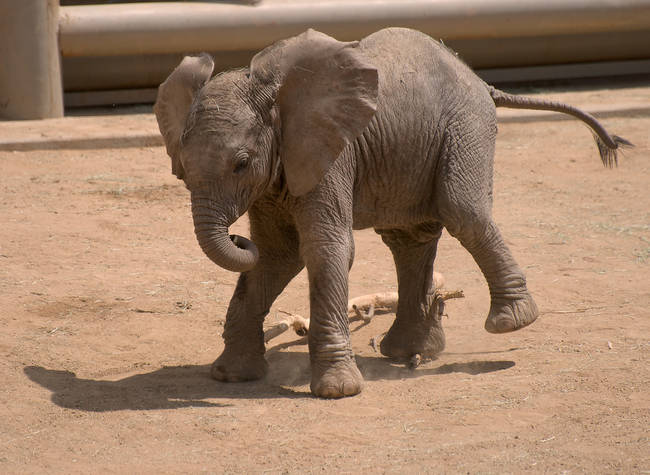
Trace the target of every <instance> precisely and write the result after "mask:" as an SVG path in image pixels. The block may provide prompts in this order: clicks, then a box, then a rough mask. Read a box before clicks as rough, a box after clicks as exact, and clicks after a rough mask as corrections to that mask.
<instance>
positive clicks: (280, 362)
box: [24, 351, 515, 412]
mask: <svg viewBox="0 0 650 475" xmlns="http://www.w3.org/2000/svg"><path fill="white" fill-rule="evenodd" d="M267 359H268V361H269V366H270V368H269V374H268V375H267V377H266V378H265V379H264V380H262V381H254V382H248V383H220V382H218V381H215V380H213V379H211V378H210V366H209V365H190V366H170V367H163V368H161V369H158V370H155V371H152V372H150V373H143V374H136V375H133V376H129V377H126V378H123V379H120V380H117V381H106V380H94V379H82V378H78V377H77V376H76V375H75V374H74V373H72V372H70V371H65V370H54V369H47V368H43V367H41V366H27V367H25V369H24V372H25V374H26V375H27V377H28V378H29V379H31V380H32V381H34V382H35V383H37V384H39V385H40V386H42V387H44V388H47V389H49V390H50V391H52V402H54V403H55V404H56V405H57V406H60V407H65V408H70V409H79V410H83V411H91V412H104V411H121V410H150V409H177V408H183V407H228V406H232V402H228V403H220V402H215V401H213V400H214V399H273V398H303V397H311V393H310V392H309V388H308V387H307V388H300V390H294V389H291V388H288V387H286V386H304V385H308V384H309V380H310V371H309V355H308V353H306V352H302V353H300V352H279V351H276V352H269V353H267ZM357 364H358V366H359V369H360V370H361V373H362V374H363V376H364V378H365V379H366V381H378V380H386V379H405V378H417V377H423V376H433V375H444V374H451V373H466V374H470V375H478V374H483V373H491V372H494V371H501V370H505V369H508V368H511V367H513V366H514V365H515V363H514V362H513V361H482V360H481V361H472V362H467V363H451V364H443V365H441V366H438V367H435V368H425V367H420V368H418V369H416V370H410V369H407V368H405V367H404V365H399V366H398V365H396V364H394V363H391V361H390V360H388V359H386V358H383V357H365V356H357ZM366 390H372V389H371V388H367V389H366Z"/></svg>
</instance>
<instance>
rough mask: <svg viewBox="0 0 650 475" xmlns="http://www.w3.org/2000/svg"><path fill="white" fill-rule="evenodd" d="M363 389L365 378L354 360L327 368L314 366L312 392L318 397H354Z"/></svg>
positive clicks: (329, 365) (339, 362)
mask: <svg viewBox="0 0 650 475" xmlns="http://www.w3.org/2000/svg"><path fill="white" fill-rule="evenodd" d="M362 389H363V376H361V372H360V371H359V368H357V365H356V363H355V362H354V359H352V358H350V359H349V360H345V361H338V362H336V363H333V364H328V365H327V366H326V367H321V365H319V364H314V365H312V379H311V392H312V394H313V395H314V396H316V397H321V398H326V399H337V398H342V397H347V396H354V395H356V394H359V393H360V392H361V390H362Z"/></svg>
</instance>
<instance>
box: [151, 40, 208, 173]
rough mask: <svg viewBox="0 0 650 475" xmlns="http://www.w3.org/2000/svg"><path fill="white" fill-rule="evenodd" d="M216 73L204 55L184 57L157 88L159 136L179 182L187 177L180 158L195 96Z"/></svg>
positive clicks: (156, 110)
mask: <svg viewBox="0 0 650 475" xmlns="http://www.w3.org/2000/svg"><path fill="white" fill-rule="evenodd" d="M213 69H214V61H213V60H212V58H211V57H210V56H209V55H207V54H205V53H204V54H202V55H200V56H185V58H183V61H181V64H179V65H178V66H176V69H174V71H173V72H172V73H171V74H170V75H169V77H168V78H167V79H166V80H165V82H163V83H162V84H161V85H160V87H159V88H158V97H157V98H156V103H155V104H154V106H153V111H154V113H155V114H156V119H157V120H158V128H159V129H160V133H161V134H162V136H163V138H164V139H165V146H166V147H167V154H168V155H169V156H170V157H171V159H172V173H173V174H174V175H176V177H177V178H179V179H182V178H183V177H184V175H185V171H184V170H183V165H182V164H181V158H180V148H181V147H180V143H181V135H182V133H183V130H184V129H185V121H186V119H187V116H188V114H189V112H190V108H191V107H192V102H194V98H195V97H196V94H197V93H198V92H199V90H200V89H201V88H202V87H203V86H204V85H205V84H206V83H207V82H208V80H209V79H210V76H211V75H212V71H213Z"/></svg>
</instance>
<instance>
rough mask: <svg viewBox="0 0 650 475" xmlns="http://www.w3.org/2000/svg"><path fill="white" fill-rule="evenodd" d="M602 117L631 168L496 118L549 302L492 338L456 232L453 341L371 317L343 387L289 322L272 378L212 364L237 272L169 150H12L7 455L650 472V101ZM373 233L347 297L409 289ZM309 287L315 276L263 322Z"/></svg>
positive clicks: (505, 216)
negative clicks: (330, 389)
mask: <svg viewBox="0 0 650 475" xmlns="http://www.w3.org/2000/svg"><path fill="white" fill-rule="evenodd" d="M607 94H608V93H607V92H606V91H603V92H601V97H605V95H607ZM646 100H650V98H648V97H646ZM88 120H89V121H91V120H92V118H89V119H88ZM604 122H605V123H606V126H607V127H608V129H609V130H611V131H613V132H615V133H617V134H620V135H622V136H624V137H626V138H628V139H630V140H631V141H633V142H635V143H636V145H637V147H636V148H635V149H633V150H630V151H628V152H627V153H626V154H625V155H624V157H623V158H622V160H621V163H620V166H619V168H618V169H614V170H607V169H604V168H603V167H602V165H601V164H600V161H599V159H598V156H597V151H596V148H595V146H594V144H593V142H592V138H591V135H590V134H589V132H588V131H587V130H585V128H584V127H583V126H582V125H581V124H580V123H578V122H576V121H547V122H537V123H504V124H501V125H500V133H499V136H498V140H497V158H496V166H495V169H496V173H495V216H496V220H497V222H498V223H499V225H500V227H501V230H502V232H503V234H504V235H505V236H506V239H507V242H508V244H509V245H510V246H511V248H512V251H513V253H514V255H515V256H516V257H517V259H518V261H519V263H520V265H521V266H522V267H523V268H524V269H525V272H526V274H527V276H528V281H529V286H530V289H531V292H532V293H533V295H534V296H535V297H536V299H537V303H538V306H539V307H540V311H541V313H542V315H541V317H540V319H539V320H538V321H537V322H536V323H535V324H534V325H532V326H531V327H529V328H526V329H524V330H521V331H519V332H515V333H512V334H507V335H490V334H488V333H486V332H485V331H484V330H483V321H484V319H485V315H486V313H487V310H488V306H489V301H488V291H487V287H486V285H485V283H484V280H483V278H482V276H481V275H480V273H479V270H478V268H477V267H476V265H475V264H474V263H473V261H472V260H471V258H470V256H469V255H468V254H467V253H466V252H465V251H464V250H463V249H462V248H461V247H460V246H459V244H458V243H457V242H456V241H455V240H453V239H452V238H450V237H449V236H448V235H445V236H444V237H443V239H442V241H441V244H440V250H439V254H438V256H439V257H438V260H437V270H438V271H440V272H442V273H443V274H444V275H445V278H446V282H447V287H448V288H453V289H455V288H460V289H463V290H464V292H465V295H466V298H465V299H462V300H452V301H449V302H448V305H447V312H448V314H449V318H445V319H444V326H445V328H446V333H447V349H446V351H445V352H444V353H443V354H442V355H440V357H439V358H438V359H437V360H435V361H430V362H427V363H425V364H423V365H422V366H420V367H419V368H417V369H416V370H414V371H410V370H408V369H406V368H405V367H404V365H401V364H395V363H391V362H390V361H389V360H387V359H385V358H382V357H381V355H379V354H378V353H376V352H374V351H373V349H372V347H371V346H370V345H369V341H370V339H371V337H373V336H375V335H378V334H381V333H382V332H384V331H386V330H387V328H388V327H389V325H390V323H391V320H392V318H393V316H392V315H390V314H389V315H382V316H378V317H376V318H375V319H374V320H373V321H372V322H371V323H370V324H369V325H363V324H360V323H355V324H354V325H353V326H352V341H353V346H354V350H355V351H356V354H357V362H358V365H359V367H360V369H361V372H362V373H363V375H364V377H365V380H366V386H365V389H364V392H363V393H362V394H361V395H359V396H357V397H353V398H347V399H343V400H337V401H328V400H318V399H315V398H313V397H312V396H311V395H310V393H309V387H308V383H309V363H308V354H307V348H306V346H305V345H304V342H303V341H302V340H301V339H300V338H299V337H297V336H292V335H290V334H285V335H283V336H282V337H280V338H278V339H277V340H273V341H272V342H271V344H270V345H269V351H268V360H269V363H270V373H269V375H268V378H267V379H266V380H264V381H261V382H254V383H242V384H223V383H218V382H216V381H213V380H211V379H210V378H209V375H208V369H209V365H210V363H211V362H212V361H213V359H214V358H215V357H216V356H218V355H219V353H220V351H221V349H222V345H223V344H222V341H221V332H222V328H223V319H224V314H225V310H226V306H227V304H228V301H229V298H230V295H231V293H232V291H233V286H234V283H235V280H236V277H237V276H236V275H235V274H232V273H229V272H226V271H224V270H221V269H219V268H217V267H216V266H214V265H213V264H212V263H210V262H209V261H208V259H207V258H205V257H204V256H203V254H202V253H201V251H200V249H199V246H198V245H197V243H196V242H195V238H194V233H193V230H192V224H191V216H190V209H189V201H188V193H187V191H186V190H185V189H184V187H183V186H182V184H181V182H179V181H177V180H176V179H175V178H174V177H173V176H172V175H171V174H170V172H169V161H168V159H167V157H166V155H165V152H164V149H163V148H162V147H153V148H109V149H101V150H50V151H42V150H41V151H22V152H0V176H1V177H2V179H1V181H0V213H1V216H2V227H1V228H0V321H1V322H2V328H3V330H2V333H1V334H0V354H1V355H2V359H1V365H0V377H1V379H2V385H1V386H0V472H3V473H25V472H59V473H71V472H86V473H89V472H93V473H135V472H137V473H142V472H144V473H147V472H148V473H152V472H156V473H173V472H199V471H205V472H214V473H224V472H231V473H232V472H239V473H261V472H270V473H285V472H303V473H311V472H326V473H339V472H360V473H383V472H388V473H391V472H400V473H414V472H437V473H438V472H450V473H454V472H472V473H475V472H481V473H505V472H509V473H521V472H524V471H526V472H539V473H541V472H551V473H559V472H571V473H612V472H621V473H650V472H649V471H650V449H649V445H650V440H649V427H650V396H649V394H650V391H649V390H650V369H649V366H648V355H649V349H650V318H649V317H650V310H649V306H650V160H649V157H650V153H649V151H650V132H649V131H650V117H648V116H647V114H646V115H643V114H638V115H636V116H635V115H628V116H626V117H609V118H606V119H605V120H604ZM1 128H2V124H0V130H1ZM119 145H120V144H119V143H116V144H115V146H116V147H119ZM236 227H239V228H240V229H239V231H240V232H244V233H245V232H246V223H245V222H240V223H239V224H237V226H236ZM355 237H356V243H357V252H356V261H355V264H354V267H353V269H352V272H351V276H350V295H351V296H357V295H362V294H365V293H370V292H376V291H391V290H395V288H396V280H395V273H394V270H393V263H392V259H391V257H390V254H389V252H388V250H387V248H386V247H385V246H384V245H383V244H382V243H381V241H380V239H379V238H378V236H376V235H375V234H374V233H373V232H372V231H371V230H366V231H362V232H357V233H356V234H355ZM307 304H308V298H307V285H306V281H305V275H304V273H303V274H301V275H300V276H299V278H297V279H296V280H295V281H294V282H293V283H292V284H291V285H290V287H289V288H287V290H286V291H285V292H284V293H283V294H282V295H281V296H280V297H279V298H278V300H277V302H276V304H275V305H274V307H273V311H272V312H271V315H270V317H269V319H268V321H269V322H272V321H273V320H274V319H276V318H281V317H282V315H281V314H280V315H278V316H276V315H275V313H276V311H277V309H281V310H285V311H289V312H292V313H300V314H303V315H306V314H308V311H307Z"/></svg>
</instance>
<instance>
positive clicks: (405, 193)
mask: <svg viewBox="0 0 650 475" xmlns="http://www.w3.org/2000/svg"><path fill="white" fill-rule="evenodd" d="M359 47H360V49H361V51H362V52H363V54H364V56H365V57H366V58H367V60H368V62H369V63H371V64H372V65H373V66H375V67H376V68H377V70H378V73H379V97H378V101H377V112H376V114H375V116H374V117H373V119H372V121H371V122H370V124H369V126H368V128H367V129H366V131H364V134H363V138H362V139H360V140H358V141H357V146H358V147H357V150H359V151H360V152H359V154H358V155H357V174H356V182H355V221H356V222H357V225H358V226H357V227H361V228H362V227H367V226H375V227H376V226H382V225H383V224H385V225H391V224H395V225H398V224H400V222H401V221H402V220H405V221H407V222H408V221H414V220H415V221H417V220H422V219H428V218H430V217H431V216H430V211H431V210H432V209H433V208H434V207H435V206H434V203H433V199H434V196H433V193H434V185H435V170H436V167H437V162H438V160H439V159H443V160H444V157H441V156H440V153H441V150H443V149H444V142H445V139H446V136H447V135H448V134H449V133H450V131H452V132H453V131H454V129H461V128H462V127H464V126H466V125H467V124H468V123H473V124H476V123H477V122H478V123H482V124H483V125H479V127H486V128H487V129H494V127H495V125H494V124H496V117H495V109H494V102H493V101H492V98H491V97H490V95H489V92H488V89H487V87H486V86H485V84H484V83H483V81H482V80H481V79H480V78H479V77H478V76H476V74H475V73H474V72H473V71H472V70H471V69H470V68H469V67H468V66H466V65H465V64H464V63H463V62H462V61H460V60H459V59H458V58H457V57H456V56H455V54H454V53H453V52H452V51H450V50H449V49H448V48H446V47H445V46H444V45H441V44H440V43H438V42H437V41H435V40H433V39H432V38H430V37H429V36H427V35H425V34H423V33H421V32H419V31H415V30H409V29H405V28H387V29H385V30H381V31H378V32H376V33H374V34H372V35H370V36H368V37H366V38H364V39H363V40H362V41H361V42H360V45H359ZM400 190H402V191H400ZM370 209H372V210H373V211H372V212H370V211H369V210H370ZM420 222H422V221H420Z"/></svg>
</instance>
